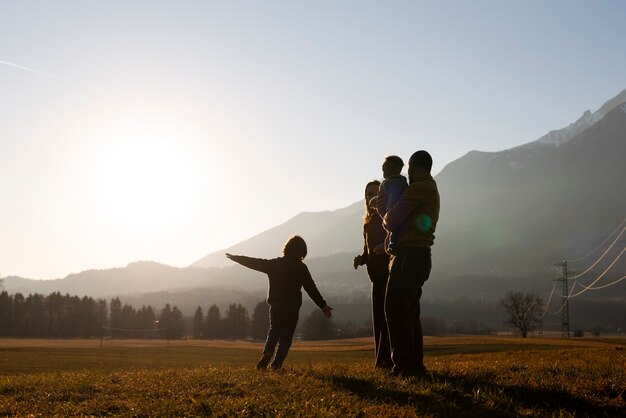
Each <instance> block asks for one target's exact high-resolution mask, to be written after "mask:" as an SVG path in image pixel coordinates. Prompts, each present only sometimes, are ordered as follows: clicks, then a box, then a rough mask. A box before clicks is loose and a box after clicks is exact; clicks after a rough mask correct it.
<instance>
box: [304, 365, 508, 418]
mask: <svg viewBox="0 0 626 418" xmlns="http://www.w3.org/2000/svg"><path fill="white" fill-rule="evenodd" d="M316 377H317V378H319V379H321V380H324V381H328V382H330V383H331V385H332V386H333V387H334V388H336V389H338V390H345V391H348V392H351V393H353V394H354V395H356V396H358V397H359V398H360V399H362V400H367V401H370V402H374V403H378V404H381V405H397V406H400V407H409V408H411V409H413V410H414V411H416V412H418V413H419V414H426V415H435V416H451V417H452V416H453V417H459V416H465V417H467V416H472V417H485V416H493V415H494V413H498V416H501V417H513V416H516V414H514V413H509V412H506V411H500V410H495V409H493V408H487V407H484V406H482V405H479V404H475V405H472V407H471V408H467V403H465V402H461V400H462V399H461V396H453V395H452V394H448V395H449V396H447V397H443V398H442V396H441V393H440V391H438V390H436V389H435V388H428V389H426V390H421V389H424V387H425V386H423V385H420V387H417V388H416V387H407V386H406V385H403V386H404V387H405V388H407V390H400V389H391V388H388V387H383V386H377V385H376V384H374V382H372V381H370V380H367V379H362V378H357V377H352V376H341V375H334V374H328V375H325V374H317V376H316ZM411 379H415V378H411ZM411 389H418V391H419V392H421V393H419V392H418V391H415V390H411Z"/></svg>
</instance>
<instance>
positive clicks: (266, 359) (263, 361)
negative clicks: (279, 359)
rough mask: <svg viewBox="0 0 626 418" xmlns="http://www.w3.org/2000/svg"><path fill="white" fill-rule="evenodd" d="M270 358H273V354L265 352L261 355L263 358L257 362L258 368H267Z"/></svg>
mask: <svg viewBox="0 0 626 418" xmlns="http://www.w3.org/2000/svg"><path fill="white" fill-rule="evenodd" d="M270 360H272V357H271V356H268V355H267V354H263V357H261V360H259V362H258V363H257V364H256V369H257V370H265V369H267V365H268V364H270Z"/></svg>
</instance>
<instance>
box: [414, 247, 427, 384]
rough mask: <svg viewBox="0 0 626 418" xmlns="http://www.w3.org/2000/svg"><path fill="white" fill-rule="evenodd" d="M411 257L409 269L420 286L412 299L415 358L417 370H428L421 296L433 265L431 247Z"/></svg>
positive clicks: (418, 250) (419, 250)
mask: <svg viewBox="0 0 626 418" xmlns="http://www.w3.org/2000/svg"><path fill="white" fill-rule="evenodd" d="M413 253H414V254H413V256H412V257H411V260H410V264H409V269H410V271H411V273H410V274H411V276H412V277H414V280H415V282H416V284H417V285H418V288H417V289H416V293H415V299H414V300H413V301H412V314H413V335H414V338H415V346H414V351H413V353H414V359H415V370H416V371H417V372H424V371H426V367H425V366H424V335H423V332H422V321H421V319H420V298H421V296H422V286H423V285H424V283H425V282H426V280H428V277H429V276H430V270H431V266H432V262H431V256H430V249H416V250H415V251H414V252H413Z"/></svg>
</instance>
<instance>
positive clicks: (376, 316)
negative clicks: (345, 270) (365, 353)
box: [372, 276, 393, 369]
mask: <svg viewBox="0 0 626 418" xmlns="http://www.w3.org/2000/svg"><path fill="white" fill-rule="evenodd" d="M386 289H387V276H384V277H373V278H372V322H373V325H374V342H375V344H376V367H379V368H383V369H390V368H391V366H392V365H393V364H392V363H391V348H390V347H389V332H388V331H387V320H386V318H385V292H386Z"/></svg>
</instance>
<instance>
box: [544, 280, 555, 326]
mask: <svg viewBox="0 0 626 418" xmlns="http://www.w3.org/2000/svg"><path fill="white" fill-rule="evenodd" d="M554 289H556V282H554V284H553V285H552V291H551V292H550V296H548V301H547V302H546V309H545V310H544V311H543V313H542V314H541V317H542V318H543V317H544V316H546V313H547V312H548V308H549V307H550V301H551V300H552V295H554Z"/></svg>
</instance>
